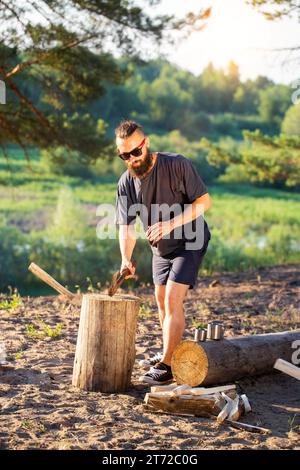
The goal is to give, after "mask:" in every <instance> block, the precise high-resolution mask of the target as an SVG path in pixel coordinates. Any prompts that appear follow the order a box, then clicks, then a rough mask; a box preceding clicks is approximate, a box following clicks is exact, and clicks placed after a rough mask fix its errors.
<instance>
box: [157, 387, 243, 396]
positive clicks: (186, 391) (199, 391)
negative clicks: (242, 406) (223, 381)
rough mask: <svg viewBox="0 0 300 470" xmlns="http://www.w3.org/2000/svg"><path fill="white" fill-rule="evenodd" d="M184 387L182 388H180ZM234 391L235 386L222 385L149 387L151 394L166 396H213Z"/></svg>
mask: <svg viewBox="0 0 300 470" xmlns="http://www.w3.org/2000/svg"><path fill="white" fill-rule="evenodd" d="M181 387H184V388H181ZM231 390H236V386H235V385H222V386H220V387H209V388H206V387H190V386H189V385H187V384H184V385H180V386H178V385H175V386H174V385H165V386H163V385H160V386H157V387H151V393H157V392H164V393H165V394H166V395H167V393H169V394H170V395H169V396H172V395H182V394H183V395H213V394H214V393H221V392H227V391H228V392H229V391H231Z"/></svg>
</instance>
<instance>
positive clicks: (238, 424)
mask: <svg viewBox="0 0 300 470" xmlns="http://www.w3.org/2000/svg"><path fill="white" fill-rule="evenodd" d="M224 423H226V424H229V425H230V426H232V427H233V428H236V429H241V430H243V431H249V432H255V433H259V434H272V431H271V430H270V429H266V428H261V427H260V426H253V425H252V424H246V423H241V422H240V421H231V420H230V419H225V421H224Z"/></svg>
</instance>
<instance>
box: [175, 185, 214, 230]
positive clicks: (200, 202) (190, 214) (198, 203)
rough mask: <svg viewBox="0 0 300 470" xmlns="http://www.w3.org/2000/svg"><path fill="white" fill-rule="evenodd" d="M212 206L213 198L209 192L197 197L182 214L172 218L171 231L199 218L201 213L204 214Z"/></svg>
mask: <svg viewBox="0 0 300 470" xmlns="http://www.w3.org/2000/svg"><path fill="white" fill-rule="evenodd" d="M210 207H211V199H210V196H209V194H208V193H206V194H203V196H200V197H198V198H197V199H195V201H194V202H192V203H191V204H189V205H188V207H186V208H185V210H184V211H183V212H182V214H179V215H177V216H176V217H174V219H172V220H171V221H170V222H171V231H172V230H173V229H175V228H178V227H181V226H182V225H185V224H188V223H189V222H192V221H193V220H195V219H197V217H199V216H200V215H203V214H204V212H205V211H207V210H208V209H209V208H210Z"/></svg>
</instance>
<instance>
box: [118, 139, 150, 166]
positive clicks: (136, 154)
mask: <svg viewBox="0 0 300 470" xmlns="http://www.w3.org/2000/svg"><path fill="white" fill-rule="evenodd" d="M145 141H146V137H145V138H144V139H143V140H142V142H141V143H140V145H138V146H137V147H136V148H135V149H133V150H131V152H124V153H120V150H119V149H117V150H118V155H119V157H120V158H122V160H125V161H126V160H129V158H130V157H131V155H132V156H133V157H140V156H141V155H142V153H143V147H144V144H145Z"/></svg>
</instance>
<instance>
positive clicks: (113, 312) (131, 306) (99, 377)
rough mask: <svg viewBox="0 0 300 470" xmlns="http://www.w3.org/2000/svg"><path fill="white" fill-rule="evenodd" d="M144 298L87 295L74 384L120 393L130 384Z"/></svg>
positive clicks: (78, 344)
mask: <svg viewBox="0 0 300 470" xmlns="http://www.w3.org/2000/svg"><path fill="white" fill-rule="evenodd" d="M140 302H141V299H140V298H139V297H135V296H129V295H114V296H113V297H110V296H109V295H106V294H84V295H83V299H82V307H81V313H80V323H79V331H78V338H77V345H76V354H75V361H74V369H73V381H72V383H73V385H74V386H75V387H78V388H80V389H84V390H90V391H100V392H121V391H124V390H127V389H128V387H129V385H130V379H131V373H132V369H133V365H134V361H135V334H136V323H137V315H138V311H139V307H140Z"/></svg>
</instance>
